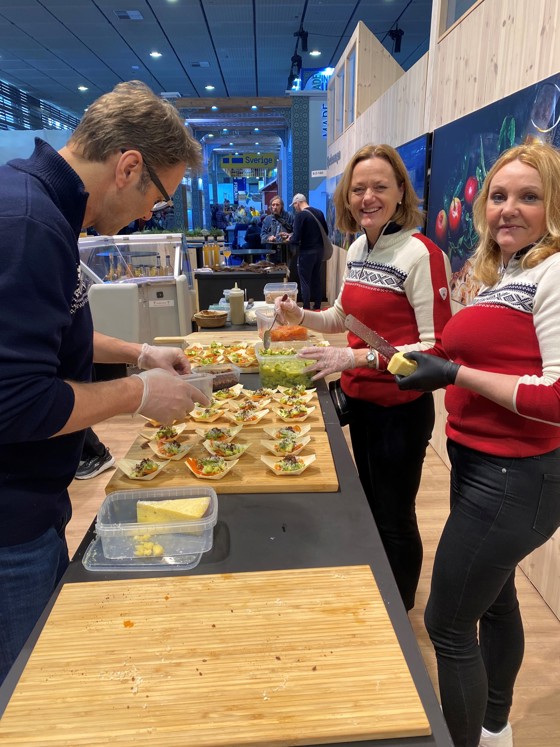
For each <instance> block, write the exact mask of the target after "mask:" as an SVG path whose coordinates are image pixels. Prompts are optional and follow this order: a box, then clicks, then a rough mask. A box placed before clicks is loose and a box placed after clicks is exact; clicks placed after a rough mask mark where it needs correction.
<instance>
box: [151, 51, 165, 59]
mask: <svg viewBox="0 0 560 747" xmlns="http://www.w3.org/2000/svg"><path fill="white" fill-rule="evenodd" d="M161 56H162V55H161V52H150V57H153V58H154V60H159V58H160V57H161Z"/></svg>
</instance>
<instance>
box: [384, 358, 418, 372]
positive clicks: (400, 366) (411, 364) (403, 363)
mask: <svg viewBox="0 0 560 747" xmlns="http://www.w3.org/2000/svg"><path fill="white" fill-rule="evenodd" d="M417 365H418V364H417V363H416V361H409V360H408V358H405V357H404V353H395V355H394V356H393V357H392V358H391V360H390V361H389V363H388V364H387V371H389V373H392V374H393V375H394V376H397V375H399V376H410V374H412V373H414V372H415V371H416V367H417Z"/></svg>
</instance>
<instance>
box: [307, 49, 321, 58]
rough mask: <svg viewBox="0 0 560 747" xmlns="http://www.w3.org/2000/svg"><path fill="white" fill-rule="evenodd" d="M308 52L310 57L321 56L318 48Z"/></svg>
mask: <svg viewBox="0 0 560 747" xmlns="http://www.w3.org/2000/svg"><path fill="white" fill-rule="evenodd" d="M309 54H310V55H311V57H320V56H321V52H320V51H319V50H318V49H314V50H313V51H311V52H310V53H309Z"/></svg>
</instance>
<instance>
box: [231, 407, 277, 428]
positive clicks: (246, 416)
mask: <svg viewBox="0 0 560 747" xmlns="http://www.w3.org/2000/svg"><path fill="white" fill-rule="evenodd" d="M268 413H269V410H253V409H240V410H237V411H236V412H228V413H226V416H227V417H228V418H229V419H230V420H233V422H234V423H241V424H247V425H250V424H255V423H258V422H259V421H260V420H262V419H263V418H264V417H265V415H268Z"/></svg>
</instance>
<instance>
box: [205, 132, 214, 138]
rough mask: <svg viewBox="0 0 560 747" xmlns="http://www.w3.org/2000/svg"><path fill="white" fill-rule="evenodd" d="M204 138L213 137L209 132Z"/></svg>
mask: <svg viewBox="0 0 560 747" xmlns="http://www.w3.org/2000/svg"><path fill="white" fill-rule="evenodd" d="M206 137H214V135H213V134H212V133H211V132H209V133H208V135H206Z"/></svg>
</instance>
